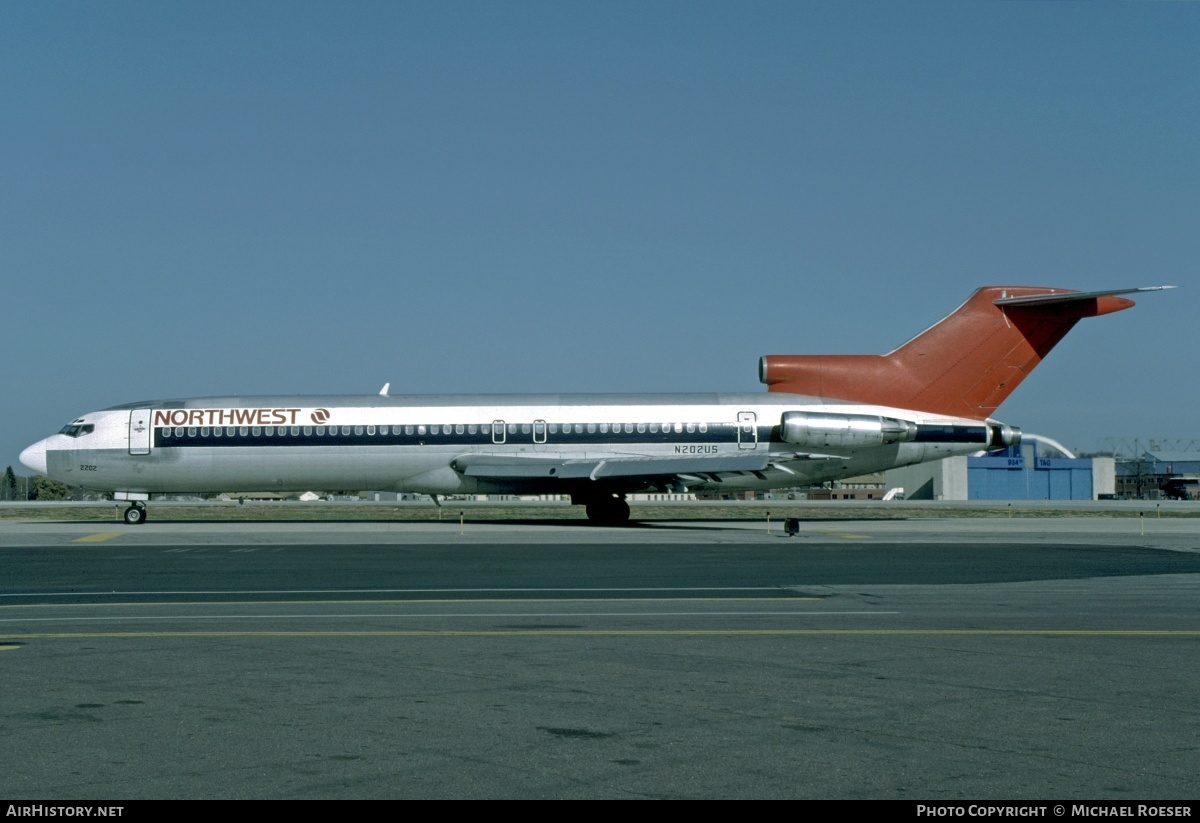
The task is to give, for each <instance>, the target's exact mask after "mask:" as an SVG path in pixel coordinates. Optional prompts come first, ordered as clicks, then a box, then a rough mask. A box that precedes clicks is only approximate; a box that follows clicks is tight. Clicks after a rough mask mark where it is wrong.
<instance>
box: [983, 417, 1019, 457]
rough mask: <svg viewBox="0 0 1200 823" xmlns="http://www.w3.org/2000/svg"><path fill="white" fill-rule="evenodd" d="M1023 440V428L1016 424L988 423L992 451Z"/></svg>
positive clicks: (989, 448)
mask: <svg viewBox="0 0 1200 823" xmlns="http://www.w3.org/2000/svg"><path fill="white" fill-rule="evenodd" d="M1020 442H1021V430H1020V429H1019V428H1017V427H1016V426H1008V425H1005V424H1004V423H995V422H991V423H989V424H988V445H987V450H988V451H990V452H994V451H998V450H1000V449H1007V448H1008V447H1009V446H1015V445H1017V444H1018V443H1020Z"/></svg>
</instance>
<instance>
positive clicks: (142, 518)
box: [125, 500, 146, 526]
mask: <svg viewBox="0 0 1200 823" xmlns="http://www.w3.org/2000/svg"><path fill="white" fill-rule="evenodd" d="M125 522H126V523H128V524H129V525H131V526H138V525H141V524H142V523H145V522H146V506H145V504H143V503H142V502H141V501H140V500H138V501H134V502H133V503H131V504H129V508H128V509H126V510H125Z"/></svg>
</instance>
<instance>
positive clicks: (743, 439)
mask: <svg viewBox="0 0 1200 823" xmlns="http://www.w3.org/2000/svg"><path fill="white" fill-rule="evenodd" d="M756 420H757V416H756V415H755V414H754V412H738V425H737V432H738V448H739V449H757V448H758V425H757V424H756Z"/></svg>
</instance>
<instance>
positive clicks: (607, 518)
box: [586, 495, 629, 526]
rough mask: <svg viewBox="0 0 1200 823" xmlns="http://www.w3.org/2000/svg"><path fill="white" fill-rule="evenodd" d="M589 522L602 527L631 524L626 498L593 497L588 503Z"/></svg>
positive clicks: (611, 496) (612, 496)
mask: <svg viewBox="0 0 1200 823" xmlns="http://www.w3.org/2000/svg"><path fill="white" fill-rule="evenodd" d="M586 508H587V516H588V520H590V521H592V522H593V523H595V524H597V525H600V526H622V525H624V524H626V523H628V522H629V504H628V503H626V502H625V496H624V495H622V496H620V497H617V496H615V495H608V496H607V497H593V498H591V499H589V500H588V501H587V503H586Z"/></svg>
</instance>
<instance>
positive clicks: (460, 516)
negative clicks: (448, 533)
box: [458, 512, 466, 534]
mask: <svg viewBox="0 0 1200 823" xmlns="http://www.w3.org/2000/svg"><path fill="white" fill-rule="evenodd" d="M465 523H466V513H465V512H459V513H458V533H459V534H462V533H463V525H464V524H465Z"/></svg>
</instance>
